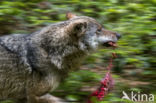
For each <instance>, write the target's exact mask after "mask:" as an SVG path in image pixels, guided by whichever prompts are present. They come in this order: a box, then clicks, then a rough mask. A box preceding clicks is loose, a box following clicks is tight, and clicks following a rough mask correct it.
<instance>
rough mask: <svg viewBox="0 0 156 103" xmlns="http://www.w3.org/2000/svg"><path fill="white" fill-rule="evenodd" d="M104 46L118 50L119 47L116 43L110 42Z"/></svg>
mask: <svg viewBox="0 0 156 103" xmlns="http://www.w3.org/2000/svg"><path fill="white" fill-rule="evenodd" d="M103 46H106V47H114V48H116V47H117V44H116V43H115V42H112V41H108V42H105V43H104V44H103Z"/></svg>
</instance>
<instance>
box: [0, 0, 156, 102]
mask: <svg viewBox="0 0 156 103" xmlns="http://www.w3.org/2000/svg"><path fill="white" fill-rule="evenodd" d="M67 11H71V12H73V13H76V14H77V15H85V16H91V17H94V18H95V19H96V20H98V21H99V22H100V23H101V24H102V25H103V26H104V27H105V28H106V29H109V30H113V31H117V32H119V33H120V34H122V36H123V37H122V39H121V40H120V41H119V42H118V45H119V48H118V49H116V50H115V52H116V53H117V54H118V58H117V59H116V60H115V67H114V70H115V71H116V72H121V71H122V70H123V69H126V68H127V67H129V66H131V67H133V68H136V69H142V70H143V72H142V73H141V74H142V75H145V76H146V75H155V74H156V72H155V69H154V67H155V64H156V59H155V53H154V52H155V51H156V40H155V34H156V13H155V11H156V0H96V1H95V0H12V1H11V0H1V1H0V28H1V29H0V34H1V35H4V34H8V33H31V32H33V31H35V30H37V29H40V28H41V27H43V26H45V25H48V24H51V23H55V22H58V21H62V20H66V19H65V13H66V12H67ZM113 51H114V50H110V49H100V50H99V52H97V53H95V54H93V55H91V56H90V57H88V58H87V59H86V61H85V62H84V64H85V65H88V64H94V65H95V64H96V65H97V64H100V65H101V64H103V62H106V61H105V60H103V58H106V59H107V58H109V57H110V54H111V53H112V52H113ZM89 66H90V67H93V66H92V65H89ZM100 78H101V76H99V75H98V74H96V73H93V72H89V71H79V72H73V73H71V74H70V77H69V78H68V79H67V80H66V81H65V82H64V83H63V84H61V86H60V87H59V89H58V90H62V91H63V92H64V93H68V95H64V94H61V93H60V92H56V93H54V94H56V95H59V96H63V97H65V98H67V99H69V100H71V99H74V100H75V98H76V100H81V99H82V98H83V96H87V95H88V93H86V92H77V91H79V90H80V89H81V87H82V86H84V85H91V84H92V83H91V82H96V81H97V80H99V79H100ZM69 87H70V88H69ZM69 91H70V93H69ZM111 97H112V96H111ZM114 98H115V97H114ZM114 98H113V97H112V98H111V99H114ZM115 99H118V98H115ZM108 101H110V100H109V97H108ZM5 103H6V102H5ZM7 103H10V102H7ZM100 103H107V102H105V101H103V102H100Z"/></svg>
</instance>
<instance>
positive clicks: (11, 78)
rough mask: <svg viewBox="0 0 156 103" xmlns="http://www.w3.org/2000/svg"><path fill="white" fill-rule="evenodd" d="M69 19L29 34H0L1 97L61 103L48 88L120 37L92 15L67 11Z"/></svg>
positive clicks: (20, 101)
mask: <svg viewBox="0 0 156 103" xmlns="http://www.w3.org/2000/svg"><path fill="white" fill-rule="evenodd" d="M67 18H68V20H66V21H63V22H59V23H55V24H51V25H49V26H47V27H45V28H43V29H41V30H40V31H37V32H34V33H32V34H29V35H27V34H13V35H7V36H1V37H0V99H1V100H4V99H13V100H16V102H17V103H61V101H60V100H57V99H55V98H54V97H53V96H51V95H50V94H48V93H49V91H52V90H54V89H55V88H56V87H57V86H58V84H59V82H60V81H61V80H62V79H64V78H65V77H66V76H67V75H68V73H69V72H70V71H72V70H75V69H77V68H78V67H79V65H80V63H81V61H82V60H83V59H84V58H85V56H86V55H88V54H89V53H90V52H91V51H94V50H96V49H97V48H98V47H99V46H105V45H107V43H108V42H109V41H111V42H114V43H115V42H117V40H118V38H119V37H120V35H119V34H117V33H116V32H112V31H108V30H106V29H104V28H103V27H102V25H101V24H99V23H98V22H97V21H96V20H95V19H93V18H91V17H87V16H76V15H74V14H72V13H68V14H67Z"/></svg>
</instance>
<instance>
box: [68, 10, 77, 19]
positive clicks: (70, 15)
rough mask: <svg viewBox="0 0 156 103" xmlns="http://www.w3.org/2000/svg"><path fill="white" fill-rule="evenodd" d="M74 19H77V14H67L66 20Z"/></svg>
mask: <svg viewBox="0 0 156 103" xmlns="http://www.w3.org/2000/svg"><path fill="white" fill-rule="evenodd" d="M74 17H76V15H75V14H73V13H71V12H68V13H66V18H67V19H68V20H69V19H71V18H74Z"/></svg>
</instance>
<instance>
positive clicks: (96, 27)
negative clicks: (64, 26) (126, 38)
mask: <svg viewBox="0 0 156 103" xmlns="http://www.w3.org/2000/svg"><path fill="white" fill-rule="evenodd" d="M66 17H67V19H68V21H70V24H69V30H70V32H71V33H72V36H73V37H76V38H77V39H79V40H78V42H79V47H80V49H82V50H94V49H96V48H98V47H99V46H110V45H109V44H108V43H109V42H113V43H116V42H117V40H118V39H119V38H120V37H121V35H120V34H118V33H116V32H112V31H109V30H106V29H105V28H103V26H102V25H101V24H99V23H98V22H97V21H96V20H95V19H93V18H91V17H87V16H76V15H75V14H72V13H67V15H66ZM71 30H72V31H71Z"/></svg>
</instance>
